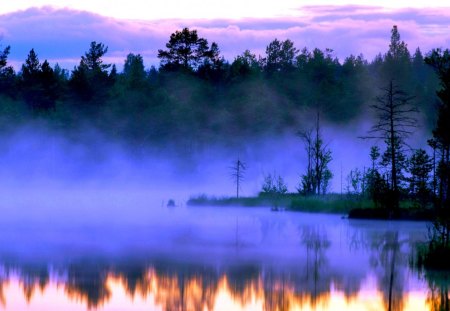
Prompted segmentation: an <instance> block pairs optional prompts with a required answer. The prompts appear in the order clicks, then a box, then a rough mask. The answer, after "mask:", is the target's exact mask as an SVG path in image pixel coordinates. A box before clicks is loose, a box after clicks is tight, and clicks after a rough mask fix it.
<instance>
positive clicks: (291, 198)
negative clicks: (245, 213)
mask: <svg viewBox="0 0 450 311" xmlns="http://www.w3.org/2000/svg"><path fill="white" fill-rule="evenodd" d="M187 205H189V206H245V207H273V206H279V207H284V208H286V209H288V210H292V211H299V212H316V213H335V214H346V213H348V212H349V211H350V210H351V209H354V208H363V209H369V208H372V207H373V203H372V201H370V200H360V198H358V197H357V196H347V195H346V196H341V195H338V194H327V195H325V196H306V197H305V196H302V195H299V194H291V193H285V194H283V195H279V196H276V197H275V196H268V195H264V194H262V195H259V196H256V197H240V198H239V199H237V198H236V197H222V198H216V197H208V196H206V195H204V194H203V195H199V196H195V197H191V198H190V199H189V200H188V202H187Z"/></svg>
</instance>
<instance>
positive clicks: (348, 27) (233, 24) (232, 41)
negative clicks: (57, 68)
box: [0, 1, 450, 69]
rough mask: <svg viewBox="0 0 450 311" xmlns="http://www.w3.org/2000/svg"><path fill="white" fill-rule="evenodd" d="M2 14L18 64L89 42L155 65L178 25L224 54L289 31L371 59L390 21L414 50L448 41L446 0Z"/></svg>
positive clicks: (76, 52)
mask: <svg viewBox="0 0 450 311" xmlns="http://www.w3.org/2000/svg"><path fill="white" fill-rule="evenodd" d="M19 2H20V1H19ZM22 2H23V1H22ZM11 10H12V9H11ZM0 13H2V15H0V44H1V46H2V47H5V46H7V45H10V46H11V55H10V61H11V62H12V63H13V64H14V65H15V67H16V68H18V66H19V64H21V63H23V61H24V60H25V58H26V56H27V54H28V52H29V50H30V49H31V48H34V49H35V50H36V52H37V53H38V56H39V58H40V59H41V60H44V59H48V60H49V61H50V62H51V63H53V64H54V63H56V62H59V63H60V64H61V65H62V66H63V67H65V68H68V69H71V68H73V66H74V65H76V64H77V63H78V62H79V59H80V56H81V55H82V54H83V53H84V52H85V51H86V50H87V49H88V47H89V43H90V42H91V41H97V42H102V43H104V44H106V45H107V46H108V47H109V52H108V54H107V56H108V58H107V61H110V62H113V63H116V64H117V65H118V66H119V68H121V67H122V64H123V61H124V59H125V56H126V54H128V53H129V52H133V53H140V54H141V55H143V56H144V61H145V64H146V65H147V66H150V65H158V64H159V62H158V59H157V58H156V53H157V50H158V49H159V48H164V44H165V43H166V42H167V41H168V38H169V36H170V34H171V33H172V32H174V31H175V30H178V29H181V28H182V27H189V28H191V29H197V30H198V32H199V35H200V36H202V37H205V38H207V39H208V40H209V41H210V42H211V41H215V42H217V43H218V44H219V47H220V49H221V51H222V54H223V55H224V56H225V58H226V59H227V60H229V61H232V60H233V59H234V57H235V56H236V55H238V54H241V53H242V52H243V51H244V50H245V49H250V50H251V51H252V52H253V53H255V54H257V55H258V54H261V55H263V54H264V51H265V47H266V46H267V45H268V43H269V42H270V41H272V40H273V39H275V38H278V39H281V40H284V39H287V38H289V39H291V40H292V41H294V43H295V45H296V47H297V48H299V49H301V48H303V47H307V48H309V49H312V48H315V47H318V48H321V49H324V48H331V49H333V50H334V53H335V56H337V57H338V58H339V59H341V60H343V59H344V58H345V57H346V56H348V55H350V54H360V53H362V54H363V55H364V56H365V58H366V59H368V60H372V59H373V57H374V56H375V55H376V54H378V53H380V52H381V53H385V52H386V50H387V48H388V45H389V38H390V30H391V28H392V26H393V25H394V24H395V25H398V27H399V30H400V34H401V36H402V39H403V40H405V41H406V42H407V43H408V47H409V49H410V51H411V52H414V50H415V49H416V47H418V46H420V48H421V50H422V51H423V52H428V51H429V50H430V49H432V48H437V47H442V48H448V47H449V46H450V7H449V8H436V7H434V8H433V7H430V8H417V7H416V8H389V9H386V7H377V6H368V5H365V6H362V5H340V6H330V5H327V6H324V5H322V6H303V7H301V10H300V9H299V10H298V14H296V15H295V14H285V15H284V16H264V14H260V16H258V14H256V15H255V16H254V17H250V18H233V19H229V18H226V17H220V16H219V17H217V18H200V17H196V18H190V19H187V18H180V17H177V18H170V19H169V18H165V19H156V18H152V19H147V20H142V19H141V20H138V19H124V18H118V17H107V16H103V15H99V14H97V13H90V12H87V11H81V10H77V9H74V8H54V7H50V6H44V7H41V8H26V9H25V10H19V11H10V12H2V10H0ZM113 15H114V14H110V16H113ZM266 15H267V14H266Z"/></svg>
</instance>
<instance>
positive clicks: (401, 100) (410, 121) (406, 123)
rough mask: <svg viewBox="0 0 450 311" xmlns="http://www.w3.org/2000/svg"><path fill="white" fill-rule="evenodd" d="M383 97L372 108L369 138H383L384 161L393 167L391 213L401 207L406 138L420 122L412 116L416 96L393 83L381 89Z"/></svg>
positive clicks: (414, 111)
mask: <svg viewBox="0 0 450 311" xmlns="http://www.w3.org/2000/svg"><path fill="white" fill-rule="evenodd" d="M381 91H382V95H380V96H377V97H376V102H375V103H374V104H373V105H371V106H370V107H371V108H372V109H373V110H374V112H375V113H376V118H377V121H376V123H375V124H374V125H373V126H372V128H371V129H370V131H369V133H368V136H364V137H361V138H366V139H383V140H384V141H385V143H386V147H387V149H386V152H385V153H384V155H383V160H384V162H386V164H387V166H390V188H389V190H390V193H389V194H388V196H389V197H390V200H389V205H391V206H390V208H392V211H395V210H397V209H398V208H399V200H400V198H399V194H400V191H399V177H400V175H401V171H402V163H401V160H402V158H404V151H403V148H404V146H405V145H406V143H405V139H406V138H407V137H408V136H409V135H411V134H412V133H413V129H414V128H416V127H417V119H416V118H415V117H414V116H413V114H415V113H417V112H418V111H417V108H416V107H414V106H412V105H411V103H410V102H411V100H412V99H413V98H414V97H413V96H408V95H407V94H406V93H405V92H404V91H402V90H401V89H400V88H399V87H398V86H396V85H395V84H394V82H393V81H392V80H391V81H390V82H389V84H388V85H387V87H384V88H381Z"/></svg>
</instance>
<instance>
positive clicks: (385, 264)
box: [371, 231, 407, 311]
mask: <svg viewBox="0 0 450 311" xmlns="http://www.w3.org/2000/svg"><path fill="white" fill-rule="evenodd" d="M400 244H401V243H400V241H399V235H398V231H387V232H384V233H382V234H378V235H375V236H373V239H372V249H373V250H374V251H375V254H374V255H373V256H372V258H371V259H372V260H371V262H372V265H373V266H374V267H375V268H376V270H377V272H378V273H377V276H378V287H379V289H380V291H381V292H382V294H383V303H384V307H385V310H388V311H396V310H403V306H404V294H403V292H404V288H403V284H404V283H405V275H404V274H405V268H406V263H405V258H407V257H406V256H405V254H403V253H402V252H401V247H400V246H401V245H400Z"/></svg>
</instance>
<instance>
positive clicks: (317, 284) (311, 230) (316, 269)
mask: <svg viewBox="0 0 450 311" xmlns="http://www.w3.org/2000/svg"><path fill="white" fill-rule="evenodd" d="M302 244H303V245H304V246H305V248H306V279H305V283H306V284H307V286H308V288H309V289H310V290H311V296H312V305H313V306H315V305H316V299H317V298H318V297H319V296H320V295H322V294H327V293H329V291H330V282H329V280H327V278H325V275H324V276H322V280H321V279H320V278H319V276H320V272H321V270H322V269H323V268H324V267H326V265H327V262H328V261H327V257H326V250H327V249H328V248H329V247H330V241H329V240H328V237H327V234H326V231H325V230H321V229H320V228H315V227H304V228H302Z"/></svg>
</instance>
